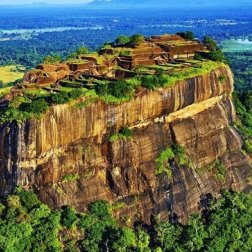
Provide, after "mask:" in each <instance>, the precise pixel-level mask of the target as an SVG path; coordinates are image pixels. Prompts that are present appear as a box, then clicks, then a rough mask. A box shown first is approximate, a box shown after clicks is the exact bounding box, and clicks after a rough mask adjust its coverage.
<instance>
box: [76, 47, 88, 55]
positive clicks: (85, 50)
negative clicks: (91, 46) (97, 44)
mask: <svg viewBox="0 0 252 252" xmlns="http://www.w3.org/2000/svg"><path fill="white" fill-rule="evenodd" d="M76 53H77V55H82V54H88V53H89V50H88V48H87V47H85V46H80V47H79V48H78V49H77V50H76Z"/></svg>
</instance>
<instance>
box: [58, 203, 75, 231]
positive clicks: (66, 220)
mask: <svg viewBox="0 0 252 252" xmlns="http://www.w3.org/2000/svg"><path fill="white" fill-rule="evenodd" d="M62 210H63V211H62V212H61V223H62V224H63V225H64V226H65V227H67V228H71V227H73V226H74V225H75V224H76V222H77V221H78V217H77V214H76V211H75V209H74V208H73V207H69V206H66V207H63V209H62Z"/></svg>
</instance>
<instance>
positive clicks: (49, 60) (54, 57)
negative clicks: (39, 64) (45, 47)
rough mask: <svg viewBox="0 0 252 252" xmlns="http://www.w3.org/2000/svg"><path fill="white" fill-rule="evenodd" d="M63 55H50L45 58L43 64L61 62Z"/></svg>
mask: <svg viewBox="0 0 252 252" xmlns="http://www.w3.org/2000/svg"><path fill="white" fill-rule="evenodd" d="M61 60H62V59H61V57H60V56H59V55H56V54H55V55H48V56H46V57H45V58H44V59H43V64H55V63H59V62H61Z"/></svg>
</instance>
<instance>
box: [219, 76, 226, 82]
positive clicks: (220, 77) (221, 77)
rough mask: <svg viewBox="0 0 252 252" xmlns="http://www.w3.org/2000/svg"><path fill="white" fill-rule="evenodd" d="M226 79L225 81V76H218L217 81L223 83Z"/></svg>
mask: <svg viewBox="0 0 252 252" xmlns="http://www.w3.org/2000/svg"><path fill="white" fill-rule="evenodd" d="M226 79H227V77H226V76H224V75H220V76H219V78H218V81H219V82H220V83H225V81H226Z"/></svg>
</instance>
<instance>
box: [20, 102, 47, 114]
mask: <svg viewBox="0 0 252 252" xmlns="http://www.w3.org/2000/svg"><path fill="white" fill-rule="evenodd" d="M20 109H21V110H22V111H25V112H28V113H33V114H36V115H40V114H43V113H45V112H46V111H47V110H48V109H49V105H48V103H47V102H46V101H45V99H43V98H40V99H37V100H34V101H32V102H31V103H23V104H21V106H20Z"/></svg>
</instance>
